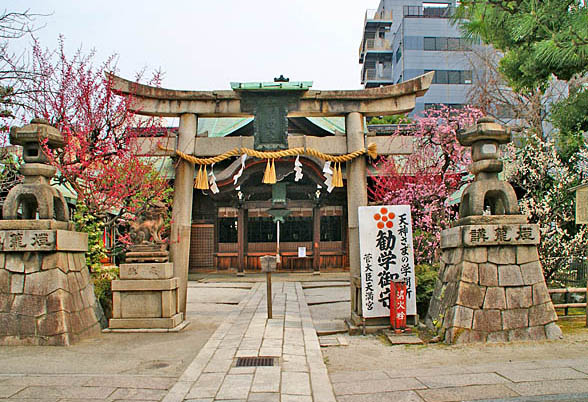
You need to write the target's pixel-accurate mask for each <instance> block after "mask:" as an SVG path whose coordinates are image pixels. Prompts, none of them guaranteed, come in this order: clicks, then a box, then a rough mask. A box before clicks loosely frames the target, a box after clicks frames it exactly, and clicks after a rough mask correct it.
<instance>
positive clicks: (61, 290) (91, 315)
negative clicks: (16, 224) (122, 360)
mask: <svg viewBox="0 0 588 402" xmlns="http://www.w3.org/2000/svg"><path fill="white" fill-rule="evenodd" d="M100 313H101V309H100V308H99V306H98V304H97V301H96V298H95V296H94V287H93V284H92V282H91V279H90V274H89V272H88V268H87V267H86V258H85V254H84V253H83V252H61V251H58V252H42V251H38V252H35V251H26V252H0V345H70V344H71V343H73V342H75V341H76V340H77V339H79V338H81V337H86V336H93V335H96V334H98V333H99V332H100V325H99V322H98V321H99V320H98V318H99V317H100Z"/></svg>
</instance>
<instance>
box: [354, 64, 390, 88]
mask: <svg viewBox="0 0 588 402" xmlns="http://www.w3.org/2000/svg"><path fill="white" fill-rule="evenodd" d="M393 83H394V81H393V80H392V71H388V70H384V71H382V72H380V73H378V70H377V69H375V68H364V69H363V70H362V71H361V85H364V86H365V87H366V88H370V87H379V86H380V85H390V84H393Z"/></svg>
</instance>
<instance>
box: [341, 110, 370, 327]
mask: <svg viewBox="0 0 588 402" xmlns="http://www.w3.org/2000/svg"><path fill="white" fill-rule="evenodd" d="M363 122H364V119H363V115H362V114H361V113H358V112H352V113H349V114H347V115H346V116H345V131H346V134H347V151H348V152H354V151H356V150H359V149H364V148H365V139H364V126H363ZM367 204H368V197H367V162H366V159H365V158H356V159H353V160H352V161H351V162H347V228H348V230H349V238H348V242H349V271H350V272H349V273H350V277H351V278H350V282H351V283H350V292H351V321H352V322H353V323H354V324H355V325H358V324H359V323H360V322H361V317H362V316H363V314H362V311H361V306H362V304H361V273H360V263H361V261H360V258H361V257H360V256H361V254H360V252H359V219H358V214H357V208H358V207H361V206H365V205H367Z"/></svg>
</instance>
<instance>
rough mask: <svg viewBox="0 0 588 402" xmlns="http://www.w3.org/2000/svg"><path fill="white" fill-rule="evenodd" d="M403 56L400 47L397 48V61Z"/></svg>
mask: <svg viewBox="0 0 588 402" xmlns="http://www.w3.org/2000/svg"><path fill="white" fill-rule="evenodd" d="M401 57H402V51H401V50H400V48H398V49H397V50H396V63H398V62H399V61H400V58H401Z"/></svg>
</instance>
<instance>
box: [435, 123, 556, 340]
mask: <svg viewBox="0 0 588 402" xmlns="http://www.w3.org/2000/svg"><path fill="white" fill-rule="evenodd" d="M458 140H459V142H460V143H461V144H462V145H464V146H471V147H472V161H473V162H472V164H471V165H470V166H469V170H470V172H471V173H472V174H474V175H475V179H474V181H473V182H472V183H471V184H470V185H469V186H468V187H467V188H466V190H465V191H464V193H463V195H462V198H461V205H460V209H459V215H460V219H459V220H458V221H456V222H454V223H453V224H452V226H453V227H452V228H450V229H446V230H444V231H443V232H442V233H441V249H442V253H441V266H440V268H439V276H438V279H437V283H436V285H435V291H434V293H433V297H432V298H431V303H430V305H429V311H428V313H427V317H426V319H425V322H426V324H427V325H428V326H429V328H431V329H432V330H434V331H438V332H440V335H443V336H444V339H445V342H447V343H469V342H505V341H512V340H534V339H556V338H559V337H561V335H562V333H561V330H560V329H559V327H558V326H557V324H556V323H555V321H557V315H556V313H555V309H554V308H553V304H552V303H551V299H550V297H549V292H548V290H547V286H546V285H545V279H544V277H543V269H542V267H541V263H540V261H539V254H538V252H537V245H538V244H539V241H540V234H539V226H538V225H536V224H529V223H528V222H527V217H526V216H524V215H520V213H519V208H518V205H517V197H516V194H515V192H514V189H513V188H512V186H511V185H510V184H509V183H507V182H504V181H500V180H499V178H498V173H500V172H501V171H502V161H500V160H499V159H498V158H499V156H500V154H499V145H500V144H506V143H508V142H510V140H511V136H510V130H509V129H508V128H507V127H504V126H501V125H500V124H498V123H496V122H495V121H494V120H493V119H490V118H482V119H480V120H479V121H478V122H477V124H475V125H473V126H472V127H469V128H466V129H465V130H463V131H461V132H459V133H458Z"/></svg>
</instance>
